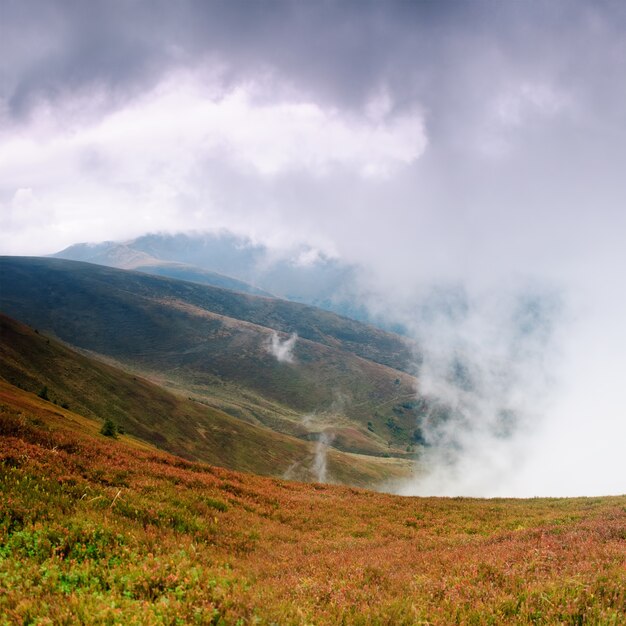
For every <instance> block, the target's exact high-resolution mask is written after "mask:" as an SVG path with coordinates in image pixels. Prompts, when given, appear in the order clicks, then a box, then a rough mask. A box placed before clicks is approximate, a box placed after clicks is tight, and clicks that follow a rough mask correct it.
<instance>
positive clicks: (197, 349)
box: [0, 257, 419, 454]
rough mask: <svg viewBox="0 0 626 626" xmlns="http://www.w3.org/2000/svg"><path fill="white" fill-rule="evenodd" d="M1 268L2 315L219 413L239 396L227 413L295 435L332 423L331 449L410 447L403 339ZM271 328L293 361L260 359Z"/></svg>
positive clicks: (410, 390) (9, 262) (113, 279)
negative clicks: (308, 418) (286, 337)
mask: <svg viewBox="0 0 626 626" xmlns="http://www.w3.org/2000/svg"><path fill="white" fill-rule="evenodd" d="M0 271H1V272H2V276H3V278H2V296H1V300H0V303H1V306H2V308H3V309H4V310H5V312H6V313H8V314H9V315H11V316H13V317H16V318H17V319H21V320H23V321H25V322H27V323H28V324H30V325H31V326H34V327H37V328H39V329H40V330H41V329H45V330H47V331H52V332H54V333H55V334H56V335H57V336H58V337H60V338H61V339H63V340H64V341H67V342H69V343H71V344H73V345H75V346H78V347H80V348H83V349H87V350H91V351H94V352H96V353H99V354H104V355H107V356H110V357H112V358H114V359H117V360H118V361H120V362H123V363H124V364H125V365H127V366H132V367H134V368H138V369H139V370H141V371H146V372H150V373H151V375H155V376H161V378H162V379H163V380H164V382H166V383H167V384H172V385H175V386H179V387H183V388H187V389H189V388H192V387H193V388H194V389H195V390H196V391H197V392H198V393H200V392H201V390H202V389H205V390H207V389H208V390H209V396H210V398H211V399H215V398H216V397H220V398H221V401H222V402H221V404H220V405H219V406H220V407H221V408H222V409H224V410H226V411H230V410H231V408H232V407H233V403H234V404H237V400H238V398H241V397H247V398H248V400H247V401H246V402H243V403H241V402H240V403H239V404H240V406H239V407H238V408H236V411H235V412H234V413H233V414H235V415H238V416H239V415H240V414H242V415H243V417H244V418H247V419H251V420H253V421H260V422H262V423H265V424H266V425H268V426H270V427H272V428H274V429H276V430H280V431H281V432H285V433H288V434H294V435H300V434H302V432H303V431H304V432H306V431H307V427H303V424H302V423H301V421H300V420H295V421H294V420H293V419H292V418H293V413H294V411H295V412H296V413H298V414H300V415H304V414H313V413H315V414H316V416H318V417H319V420H318V422H319V423H317V424H316V423H315V420H313V422H314V423H313V425H312V426H310V427H309V429H311V430H313V431H314V432H315V431H316V430H317V431H319V430H322V429H323V428H325V427H326V426H328V425H329V424H332V425H334V426H337V428H338V430H337V432H336V433H335V434H336V439H335V442H336V445H337V446H340V447H342V448H343V449H345V450H348V451H354V452H365V453H376V454H383V453H391V454H402V453H404V451H405V449H406V447H407V445H408V444H410V443H411V437H412V435H413V433H414V431H415V427H416V423H417V420H418V419H419V412H418V408H417V407H416V406H414V405H413V404H411V401H412V400H413V399H414V396H415V394H414V389H415V380H414V378H413V377H411V376H410V375H408V374H407V373H405V372H403V371H399V369H394V367H395V368H400V369H402V368H406V367H408V363H409V360H410V354H411V346H410V345H409V344H408V343H407V342H406V341H405V340H403V339H402V338H400V337H397V336H394V335H392V334H389V333H385V332H383V331H379V330H377V329H374V328H372V327H369V326H365V325H363V324H359V323H358V322H353V321H351V320H348V319H345V318H341V317H339V316H336V315H333V314H331V313H327V312H324V311H320V310H317V309H313V308H311V307H306V306H303V305H297V304H294V303H290V302H285V301H281V300H276V299H268V298H259V297H253V296H246V295H244V294H238V293H235V292H231V291H227V290H221V289H217V288H210V287H206V286H201V285H195V284H191V283H185V282H181V281H173V280H168V279H163V278H158V277H153V276H146V275H141V274H138V273H135V272H124V271H121V270H115V269H111V268H105V267H101V266H95V265H90V264H85V263H78V262H73V261H63V260H59V259H32V258H15V257H13V258H10V257H9V258H7V257H5V258H3V259H1V260H0ZM235 318H236V319H235ZM271 329H278V330H280V331H286V332H292V331H293V332H298V334H299V337H300V338H299V339H298V341H297V343H296V346H295V350H294V354H295V362H294V363H279V362H278V361H277V360H276V359H275V358H274V357H273V356H271V355H270V354H269V353H268V349H267V345H268V342H269V339H270V336H271V333H272V330H271ZM392 366H393V367H392ZM164 375H165V376H164ZM240 392H241V393H240ZM257 397H260V399H261V402H260V403H256V402H255V398H257ZM264 402H270V403H274V404H278V405H281V406H283V407H285V409H286V410H285V411H281V410H274V411H270V412H269V413H268V411H265V410H262V405H263V404H264ZM279 417H280V418H281V419H278V418H279ZM368 422H369V423H370V427H369V428H368Z"/></svg>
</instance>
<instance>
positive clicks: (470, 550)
mask: <svg viewBox="0 0 626 626" xmlns="http://www.w3.org/2000/svg"><path fill="white" fill-rule="evenodd" d="M0 406H1V409H0V411H1V412H0V489H1V490H2V498H1V499H0V590H1V592H0V615H1V616H3V617H2V618H0V621H1V622H2V623H6V624H22V623H55V624H74V623H79V622H83V623H107V624H113V623H123V624H162V623H167V624H173V623H198V624H200V623H202V624H207V623H213V624H235V623H260V624H270V623H280V624H312V623H314V624H339V623H344V624H390V625H391V624H394V625H395V624H417V623H422V624H426V623H428V624H450V623H457V624H489V623H493V624H503V623H527V624H556V623H566V624H585V623H589V624H592V623H593V624H596V623H602V624H614V625H617V624H619V623H623V622H622V620H623V617H624V614H625V613H626V550H625V546H626V497H611V498H609V497H606V498H588V499H533V500H473V499H459V498H457V499H434V498H427V499H421V498H401V497H396V496H392V495H386V494H376V493H372V492H367V491H361V490H358V489H352V488H345V487H332V486H322V485H317V486H316V485H305V484H300V483H289V482H284V481H280V480H274V479H267V478H262V477H258V476H251V475H245V474H239V473H235V472H231V471H228V470H224V469H217V468H213V467H210V466H206V465H197V464H193V463H189V462H185V461H182V460H180V459H176V458H174V457H171V456H168V455H166V454H164V453H162V452H158V451H154V450H148V449H145V447H144V448H143V449H142V448H141V447H138V446H137V443H136V442H134V441H132V440H128V439H127V438H123V439H120V440H118V441H112V440H106V439H105V438H104V437H101V436H99V435H97V434H96V433H95V429H94V422H92V421H90V420H87V419H85V418H81V417H79V416H71V415H70V414H68V413H67V412H64V411H57V410H56V408H55V407H54V406H51V405H50V404H49V403H45V402H42V401H40V400H38V399H37V398H35V397H34V396H33V395H32V394H28V393H26V392H23V391H20V390H18V389H16V388H14V387H10V386H8V385H3V386H2V393H1V395H0ZM239 620H241V621H239Z"/></svg>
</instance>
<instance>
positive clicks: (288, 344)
mask: <svg viewBox="0 0 626 626" xmlns="http://www.w3.org/2000/svg"><path fill="white" fill-rule="evenodd" d="M297 340H298V335H297V333H292V334H291V335H290V336H289V337H288V338H287V339H281V338H280V336H279V335H278V333H276V332H273V333H272V334H271V336H270V339H269V341H268V343H267V349H268V351H269V353H270V354H271V355H272V356H273V357H274V358H275V359H276V360H277V361H278V362H279V363H293V362H294V360H295V356H294V354H293V349H294V347H295V345H296V341H297Z"/></svg>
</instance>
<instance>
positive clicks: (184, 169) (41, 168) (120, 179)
mask: <svg viewBox="0 0 626 626" xmlns="http://www.w3.org/2000/svg"><path fill="white" fill-rule="evenodd" d="M200 79H201V77H200V75H195V74H190V73H186V74H176V75H173V76H171V77H169V79H167V80H166V81H163V82H162V83H160V84H159V85H158V86H157V87H156V88H155V89H154V90H152V91H151V92H150V93H147V94H145V95H144V96H143V97H141V98H139V99H136V100H134V101H132V102H129V103H127V104H125V106H123V107H122V108H119V109H117V110H113V111H111V112H109V113H108V114H106V115H104V116H103V117H98V116H97V115H89V114H88V110H89V108H90V107H95V109H97V108H98V107H99V106H101V103H102V98H100V97H97V94H95V95H94V96H93V97H92V98H89V97H87V96H85V95H84V94H83V95H81V96H77V99H78V100H79V101H80V106H78V105H76V106H74V105H73V104H72V102H71V101H67V102H65V103H64V104H62V105H58V106H59V107H60V108H61V109H62V111H61V112H59V111H57V112H55V111H53V110H51V109H50V108H49V107H48V106H43V105H42V106H41V107H40V109H39V111H38V113H36V114H35V115H34V116H33V118H32V120H31V121H30V122H29V123H28V124H27V125H26V127H19V128H15V129H13V130H11V129H10V128H8V129H7V128H5V130H4V132H3V133H2V138H1V140H0V171H2V173H3V180H2V184H3V189H5V192H4V193H5V194H7V191H6V190H8V197H7V196H6V195H5V197H4V199H3V198H2V196H1V195H0V206H1V207H2V210H3V213H6V212H10V213H11V214H12V216H13V217H12V218H11V219H10V220H9V224H8V228H7V230H6V231H5V232H4V233H3V235H0V248H1V249H2V251H4V252H9V253H10V252H17V251H18V250H20V249H23V248H21V246H24V245H25V246H26V250H27V251H28V252H30V253H37V252H40V253H41V252H50V251H52V250H54V249H55V248H60V247H62V246H63V245H66V244H69V243H72V240H70V239H69V237H70V236H71V237H75V238H78V239H79V240H80V239H83V240H84V239H90V238H93V237H94V236H96V237H97V238H103V237H106V238H114V237H120V236H121V237H130V236H133V235H135V234H139V233H140V232H145V231H146V230H159V229H164V230H171V229H180V228H187V229H188V228H206V227H207V225H210V226H213V223H211V216H212V215H213V213H214V212H218V213H221V214H222V215H223V214H224V212H226V213H228V212H229V210H231V209H232V208H233V207H232V206H229V205H233V204H235V205H236V202H237V201H236V200H235V201H233V197H237V191H236V190H232V189H231V188H229V185H230V186H232V187H237V188H241V187H242V184H243V186H246V185H248V184H251V185H259V184H273V183H272V181H274V180H276V179H277V180H282V179H283V178H284V177H286V176H291V175H296V176H306V177H309V178H311V179H313V180H315V179H317V180H323V179H324V178H326V177H329V176H332V175H333V173H334V172H335V171H336V170H341V171H345V172H349V173H352V174H353V175H355V176H357V177H358V178H361V179H370V178H374V179H377V180H380V179H385V178H388V177H390V176H392V175H393V173H394V172H396V171H397V170H398V168H402V167H405V166H407V165H409V164H411V163H413V162H414V161H416V160H417V159H419V158H420V156H421V155H422V153H423V152H424V150H425V148H426V143H427V140H426V134H425V130H424V124H423V120H422V118H421V116H420V115H419V114H418V113H411V114H406V115H403V116H400V117H395V118H389V119H386V120H384V121H383V120H378V121H368V120H364V119H358V118H357V117H354V116H350V115H348V114H344V113H342V112H340V111H339V110H336V109H333V108H325V107H323V106H321V105H320V104H317V103H315V102H312V101H307V100H303V99H295V97H293V95H292V99H291V100H289V101H267V99H265V102H262V101H261V98H259V93H260V92H262V93H265V91H267V90H270V89H271V87H272V85H271V84H256V85H250V84H248V85H239V86H237V87H235V88H233V89H231V90H230V91H227V92H224V91H223V90H220V89H219V88H218V87H216V86H215V83H214V82H211V81H208V82H209V84H208V86H206V85H204V84H203V83H202V82H201V80H200ZM73 109H79V110H81V111H82V112H83V115H82V116H80V119H79V121H77V122H74V123H70V124H68V123H67V122H66V121H65V120H66V119H67V117H66V115H65V113H67V111H72V110H73ZM86 111H87V112H86ZM64 112H65V113H64ZM225 170H227V171H228V172H229V173H228V174H227V175H228V176H231V177H232V176H235V177H236V178H237V182H236V183H234V182H233V181H228V182H227V183H225V182H224V180H225ZM263 181H265V183H264V182H263ZM19 189H30V190H32V193H33V194H35V195H36V197H37V198H38V205H37V206H38V207H39V209H38V210H39V214H38V216H37V219H35V217H34V216H33V215H31V214H30V213H29V212H28V211H26V210H23V214H22V215H20V210H18V209H17V208H16V205H15V199H14V198H12V196H13V195H14V194H15V193H16V192H17V190H19ZM0 193H1V192H0ZM251 200H252V198H249V197H247V198H246V199H245V200H243V202H250V201H251ZM254 201H255V202H257V203H258V202H259V199H258V198H256V199H255V200H254ZM215 209H218V210H217V211H215ZM207 222H208V223H207ZM5 225H6V224H5ZM27 231H28V233H27ZM44 231H46V232H47V233H48V236H47V237H45V236H44ZM26 233H27V234H26ZM95 233H97V235H95ZM45 241H48V242H52V241H55V242H57V243H49V244H48V245H47V246H46V244H45V243H44V242H45Z"/></svg>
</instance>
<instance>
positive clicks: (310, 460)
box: [0, 315, 409, 485]
mask: <svg viewBox="0 0 626 626" xmlns="http://www.w3.org/2000/svg"><path fill="white" fill-rule="evenodd" d="M0 339H1V341H0V378H4V379H5V380H6V381H8V382H10V383H12V384H16V385H19V386H20V387H22V388H24V389H25V390H28V391H31V392H33V393H39V392H40V390H41V389H42V387H43V386H44V385H45V386H46V387H47V388H48V396H49V398H50V400H51V401H53V402H56V403H57V405H66V406H68V407H69V408H71V409H72V410H73V411H76V412H78V413H80V414H82V415H85V416H87V417H91V418H97V419H100V420H101V419H104V418H111V419H113V420H114V421H115V422H117V423H118V424H120V425H122V426H123V427H124V429H125V430H126V432H128V433H130V434H133V435H135V436H136V437H139V438H141V439H144V440H145V441H148V442H151V443H153V444H155V445H158V446H159V447H161V448H163V449H166V450H169V451H170V452H173V453H175V454H179V455H181V456H184V457H185V458H188V459H195V460H202V461H205V462H210V463H214V464H217V465H220V466H223V467H229V468H232V469H238V470H246V471H252V472H255V473H259V474H265V475H274V476H282V475H283V474H284V473H285V472H287V471H290V473H291V474H293V475H294V476H296V477H298V478H300V479H302V480H313V479H315V478H316V475H315V472H314V471H313V470H314V466H315V447H314V445H313V444H312V443H309V442H306V441H301V440H299V439H296V438H294V437H290V436H286V435H283V434H280V433H276V432H273V431H271V430H269V429H268V428H264V427H259V426H256V425H253V424H249V423H246V422H243V421H241V420H239V419H236V418H233V417H232V416H230V415H227V414H225V413H223V412H222V411H219V410H216V409H214V408H212V407H209V406H205V405H204V404H200V403H198V402H195V401H192V400H189V399H187V398H184V397H180V396H178V395H175V394H173V393H171V392H168V391H166V390H164V389H162V388H160V387H159V386H157V385H155V384H153V383H151V382H149V381H146V380H143V379H141V378H140V377H136V376H132V375H129V374H127V373H125V372H123V371H121V370H119V369H117V368H114V367H111V366H109V365H106V364H104V363H100V362H98V361H96V360H94V359H91V358H87V357H85V356H83V355H80V354H78V353H76V352H75V351H73V350H71V349H69V348H67V347H66V346H64V345H62V344H60V343H59V342H57V341H55V340H54V339H49V338H47V337H44V336H42V335H41V334H39V333H36V332H34V331H33V330H32V329H30V328H28V327H27V326H25V325H23V324H20V323H18V322H15V321H13V320H11V319H10V318H7V317H6V316H3V315H0ZM55 410H57V411H61V410H62V409H61V406H57V407H55ZM408 471H409V466H408V464H407V463H404V464H403V463H401V462H399V461H394V460H391V459H390V460H387V459H379V458H365V457H361V456H355V455H347V454H344V453H341V452H339V451H335V450H330V451H329V454H328V477H327V478H328V480H336V481H339V482H345V483H349V484H356V485H376V484H379V483H382V482H384V481H389V480H393V479H397V478H399V477H400V476H405V475H406V474H407V473H408Z"/></svg>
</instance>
